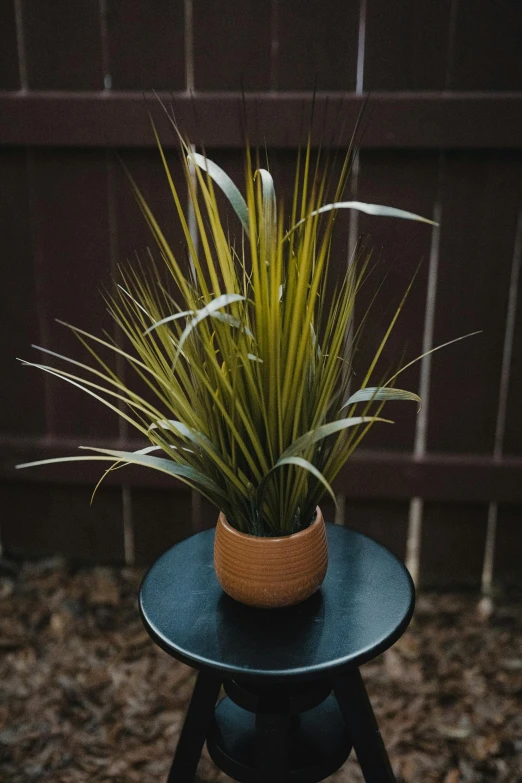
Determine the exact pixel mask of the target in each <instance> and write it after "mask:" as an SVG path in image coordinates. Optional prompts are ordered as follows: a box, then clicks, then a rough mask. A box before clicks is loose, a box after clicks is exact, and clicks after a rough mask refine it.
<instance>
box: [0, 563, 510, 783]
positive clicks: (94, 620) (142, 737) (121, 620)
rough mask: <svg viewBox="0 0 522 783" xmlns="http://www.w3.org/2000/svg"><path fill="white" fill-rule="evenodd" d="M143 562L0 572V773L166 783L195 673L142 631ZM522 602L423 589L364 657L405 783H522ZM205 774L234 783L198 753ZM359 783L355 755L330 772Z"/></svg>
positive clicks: (73, 782)
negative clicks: (411, 610) (394, 638)
mask: <svg viewBox="0 0 522 783" xmlns="http://www.w3.org/2000/svg"><path fill="white" fill-rule="evenodd" d="M141 577H142V572H141V571H139V570H138V569H128V568H125V569H112V568H111V569H109V568H99V567H98V568H85V567H83V568H74V567H72V566H70V565H67V564H65V563H63V562H62V561H60V560H52V561H51V560H48V561H41V562H39V563H30V564H26V565H24V567H23V568H22V569H21V570H20V572H19V574H18V575H17V576H16V577H15V578H8V577H5V578H2V579H1V580H0V616H1V634H0V654H1V658H0V780H1V781H5V782H6V783H7V782H9V783H33V782H36V781H38V782H39V783H40V781H41V782H42V783H44V782H45V783H80V782H81V781H89V783H133V782H134V781H136V782H138V781H139V783H161V781H163V780H165V777H166V774H167V771H168V768H169V764H170V760H171V758H172V754H173V751H174V748H175V745H176V741H177V736H178V733H179V730H180V725H181V723H182V719H183V712H184V709H185V707H186V704H187V701H188V699H189V697H190V693H191V690H192V687H193V683H194V673H193V672H192V670H191V669H189V668H188V667H186V666H183V665H182V664H180V663H177V662H175V661H174V660H172V659H171V658H169V657H168V656H167V655H166V654H165V653H163V652H162V651H161V650H159V649H158V648H157V647H156V646H155V645H154V644H153V643H152V642H151V641H150V640H149V638H148V636H147V635H146V634H145V632H144V631H143V629H142V626H141V622H140V619H139V617H138V612H137V608H136V597H137V591H138V587H139V583H140V580H141ZM521 627H522V604H521V602H520V595H514V594H511V595H504V596H499V597H497V598H496V599H495V601H494V602H493V604H491V603H488V602H487V601H484V600H483V601H482V602H480V601H479V598H478V596H477V595H470V594H444V595H439V594H434V593H424V594H421V595H420V596H419V599H418V603H417V609H416V613H415V619H414V622H413V624H412V626H411V627H410V629H409V630H408V631H407V633H406V634H405V635H404V636H403V638H402V639H401V640H400V641H399V642H398V643H397V644H396V645H395V647H394V648H393V649H392V650H389V651H388V652H387V653H385V654H384V655H382V656H381V657H380V658H379V659H377V660H376V661H374V662H372V663H371V664H367V665H366V666H364V667H363V669H362V672H363V676H364V678H365V680H366V683H367V686H368V690H369V693H370V696H371V699H372V702H373V705H374V708H375V712H376V714H377V718H378V721H379V724H380V727H381V731H382V734H383V736H384V739H385V742H386V745H387V747H388V750H389V754H390V757H391V760H392V764H393V767H394V770H395V772H396V774H397V778H398V780H399V781H403V782H405V781H407V782H408V783H431V782H432V781H433V782H435V781H437V782H439V781H440V782H441V783H464V781H466V782H467V781H472V783H481V781H504V782H505V783H522V642H521V639H522V635H521ZM198 775H199V778H198V779H199V782H200V783H210V781H216V782H217V781H219V782H220V783H225V781H229V780H230V779H229V778H228V777H226V776H225V775H223V774H221V773H219V772H218V771H217V770H216V768H215V767H214V766H213V764H212V762H211V761H210V760H209V758H208V756H207V755H206V752H205V755H204V756H203V758H202V760H201V763H200V766H199V769H198ZM328 780H329V781H331V782H332V783H333V782H334V781H335V783H352V782H356V781H357V782H359V781H361V780H362V777H361V775H360V772H359V770H358V768H357V763H356V761H355V760H354V759H353V757H351V758H350V759H349V760H348V762H347V763H346V764H345V765H344V767H343V768H342V769H341V770H340V771H339V772H337V773H336V774H335V775H333V776H332V777H331V778H329V779H328Z"/></svg>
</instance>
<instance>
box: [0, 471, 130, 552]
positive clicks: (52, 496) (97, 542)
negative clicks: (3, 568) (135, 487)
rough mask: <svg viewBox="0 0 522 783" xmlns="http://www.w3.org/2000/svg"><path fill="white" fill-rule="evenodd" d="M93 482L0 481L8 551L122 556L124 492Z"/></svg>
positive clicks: (3, 532) (3, 540)
mask: <svg viewBox="0 0 522 783" xmlns="http://www.w3.org/2000/svg"><path fill="white" fill-rule="evenodd" d="M91 493H92V489H91V488H90V487H73V486H54V485H38V484H30V483H27V484H18V483H17V484H11V485H10V484H3V483H2V484H0V498H1V503H2V543H3V546H4V549H5V551H6V553H7V554H17V553H19V554H22V555H24V556H27V555H38V556H42V555H52V554H61V555H67V556H69V557H74V558H78V559H79V560H95V561H97V562H123V537H122V513H121V493H120V491H119V490H118V489H112V488H110V489H107V488H101V489H100V490H99V491H98V493H97V495H96V498H95V500H94V503H93V504H92V506H91V505H90V496H91Z"/></svg>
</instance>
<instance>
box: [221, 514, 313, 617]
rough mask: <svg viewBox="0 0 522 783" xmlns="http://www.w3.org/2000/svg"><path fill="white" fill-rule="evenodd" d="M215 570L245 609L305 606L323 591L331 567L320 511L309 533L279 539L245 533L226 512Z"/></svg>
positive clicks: (223, 586) (308, 530)
mask: <svg viewBox="0 0 522 783" xmlns="http://www.w3.org/2000/svg"><path fill="white" fill-rule="evenodd" d="M214 567H215V570H216V576H217V578H218V581H219V583H220V585H221V587H222V588H223V590H224V591H225V592H226V593H228V595H229V596H231V597H232V598H235V599H236V601H240V602H241V603H242V604H247V605H248V606H257V607H261V608H265V609H268V608H275V607H283V606H293V605H294V604H298V603H300V602H301V601H304V600H305V598H308V597H309V596H310V595H312V593H315V591H316V590H317V589H318V588H319V587H320V586H321V584H322V583H323V580H324V578H325V576H326V569H327V567H328V545H327V542H326V529H325V525H324V519H323V515H322V514H321V510H320V508H319V507H318V508H317V513H316V517H315V520H314V521H313V522H312V524H311V525H310V527H308V528H306V530H301V531H300V532H299V533H294V534H293V535H291V536H281V537H279V538H259V537H257V536H251V535H248V534H247V533H240V532H239V530H236V529H235V528H233V527H231V526H230V525H229V524H228V522H227V520H226V517H225V515H224V514H223V513H221V514H220V515H219V517H218V523H217V528H216V539H215V544H214Z"/></svg>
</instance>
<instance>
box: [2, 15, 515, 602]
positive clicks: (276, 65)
mask: <svg viewBox="0 0 522 783" xmlns="http://www.w3.org/2000/svg"><path fill="white" fill-rule="evenodd" d="M521 51H522V4H520V3H519V2H518V0H433V1H432V0H430V1H428V0H424V2H419V1H418V0H402V1H401V2H394V3H392V2H389V0H345V2H341V0H299V2H298V1H297V0H270V1H269V0H227V2H226V3H224V2H217V0H207V1H206V2H203V0H185V2H182V0H151V2H147V3H139V2H137V1H136V0H133V1H131V0H77V2H74V3H72V2H70V1H69V0H39V1H38V2H35V1H34V0H5V1H4V2H3V3H2V4H1V6H0V145H1V148H0V248H1V252H2V285H1V287H0V319H1V324H2V331H1V334H2V339H1V341H0V359H1V368H2V391H3V394H2V405H1V407H0V441H1V444H2V449H1V463H0V482H1V483H0V500H1V508H2V512H3V513H2V521H1V540H2V545H3V548H4V550H5V552H6V553H7V554H22V555H33V554H42V553H65V554H67V555H70V556H73V557H78V558H80V559H85V558H91V559H96V560H98V561H109V562H110V561H123V560H126V561H127V562H138V563H146V562H150V561H151V559H152V558H153V557H155V556H156V555H157V554H158V553H159V552H161V551H162V550H164V549H166V548H167V547H168V546H169V545H170V544H171V543H173V542H175V541H176V540H179V539H180V538H182V537H184V536H186V535H188V534H190V533H191V532H193V531H195V530H198V529H201V528H203V527H205V526H208V525H210V524H212V523H213V521H214V519H215V511H214V510H213V509H211V508H209V507H208V504H207V503H206V502H205V501H202V500H201V498H199V496H197V495H196V494H195V493H191V492H190V491H187V490H186V489H184V488H183V487H182V486H181V485H179V484H176V483H175V482H171V483H170V484H168V483H165V481H164V480H163V478H162V476H160V475H157V474H155V473H152V472H150V471H149V472H148V471H141V472H139V471H134V470H132V471H131V470H129V471H128V472H127V473H125V471H119V472H117V473H116V474H114V476H112V477H110V478H109V480H108V481H107V482H106V484H105V486H104V488H102V489H101V490H100V492H99V494H98V496H97V499H96V501H95V503H94V505H93V506H92V507H91V506H89V497H90V493H91V490H92V487H93V484H94V483H95V481H96V478H97V476H98V471H97V470H94V469H93V468H92V466H90V465H89V464H87V463H86V464H85V466H81V467H78V464H75V465H74V466H56V467H50V468H39V469H33V470H31V471H24V472H18V471H15V470H14V464H15V463H17V462H20V461H26V460H28V459H32V458H35V459H37V458H40V457H41V458H45V457H47V456H49V457H50V456H54V455H63V454H71V453H73V452H74V449H75V447H76V446H77V445H79V444H86V443H90V444H100V443H111V444H112V443H118V444H119V445H121V444H122V443H128V442H129V440H128V438H129V434H128V432H127V431H126V429H125V428H124V427H122V426H121V425H120V426H119V425H118V423H117V422H115V421H114V417H112V416H110V415H108V413H107V412H106V411H105V410H104V409H101V407H100V406H98V407H97V406H96V404H95V403H94V402H92V404H91V400H89V399H88V398H87V397H86V396H84V395H82V394H81V393H80V392H76V390H74V389H70V388H69V387H65V385H64V384H60V382H59V381H57V380H56V381H55V379H53V378H50V377H47V376H46V377H44V376H43V374H38V372H37V371H35V370H32V369H30V368H24V367H22V366H20V365H18V364H17V363H16V362H15V357H17V356H18V357H23V358H30V359H31V358H34V356H35V355H36V354H35V353H34V351H32V350H31V348H30V345H31V343H37V344H39V345H42V346H46V347H52V348H53V349H54V350H56V351H58V352H62V353H69V354H71V353H76V355H80V354H79V353H78V346H77V345H75V344H74V343H72V342H71V340H70V338H69V337H68V335H67V334H64V331H65V330H63V329H61V328H60V327H59V326H58V325H56V324H55V323H54V319H55V318H60V319H62V320H64V321H69V322H73V323H75V324H76V325H78V326H81V327H83V328H86V329H89V330H100V331H101V329H102V328H104V327H107V328H110V326H109V325H108V321H107V316H106V313H105V309H104V304H103V301H102V298H101V297H100V296H99V295H98V290H99V288H100V286H101V285H103V284H108V283H109V281H110V277H111V274H113V273H114V271H115V268H116V265H117V264H118V263H119V262H120V261H121V260H122V259H125V258H126V257H131V256H132V254H133V253H134V251H135V250H138V251H140V252H143V249H144V248H145V247H146V246H147V245H149V244H150V237H149V236H148V233H147V229H146V227H145V226H144V224H143V221H142V220H141V218H140V216H139V214H138V210H137V207H136V206H135V204H134V203H133V198H132V196H131V194H130V192H129V188H128V186H127V184H126V182H125V180H124V177H123V176H122V173H121V170H120V168H119V166H118V164H117V163H115V158H114V155H113V152H112V150H113V149H117V150H118V151H119V153H120V154H121V156H122V157H123V159H124V160H125V161H126V162H127V164H128V165H129V167H130V168H131V170H132V172H133V174H134V176H135V178H136V179H137V181H138V182H139V184H140V185H141V187H142V189H143V190H144V192H145V195H146V197H147V198H148V199H149V200H150V202H151V204H152V206H153V208H154V210H155V211H156V212H157V214H158V217H159V219H160V220H161V221H162V223H164V224H165V225H166V226H167V231H168V232H169V236H170V237H171V239H172V241H173V242H175V243H176V242H178V243H179V241H180V237H179V232H177V229H176V227H175V225H173V221H172V211H171V208H170V205H169V201H168V195H167V190H166V182H165V180H164V176H163V173H162V170H161V166H160V162H159V159H158V154H157V151H156V150H155V148H154V139H153V136H152V133H151V130H150V124H149V121H148V116H147V110H148V108H150V107H152V110H153V111H154V112H155V113H156V116H157V120H158V122H159V124H160V130H161V134H162V137H163V139H164V141H165V144H166V146H167V147H168V146H174V141H173V139H172V137H171V136H170V135H169V134H168V132H167V129H166V127H164V126H162V122H163V120H162V116H161V112H158V111H157V110H158V105H157V102H156V99H155V98H154V97H153V95H152V92H151V91H152V89H155V90H157V91H159V92H160V93H161V95H162V97H164V98H165V99H167V100H168V101H169V102H171V103H172V106H173V108H174V111H175V112H176V117H177V119H178V122H179V124H180V125H181V127H182V128H184V129H185V130H186V131H187V132H189V133H190V134H191V137H192V138H193V140H194V141H195V142H200V141H202V142H204V143H205V145H206V148H207V150H208V152H209V155H210V156H212V157H213V158H214V159H216V160H217V162H223V163H224V164H225V165H226V167H227V169H229V170H232V172H234V176H235V177H236V181H238V183H240V182H241V175H242V172H241V166H242V164H241V159H242V158H241V150H240V147H241V144H242V122H241V113H242V109H241V106H242V104H243V106H244V107H246V109H245V111H246V114H247V115H248V122H249V128H250V132H251V136H252V141H253V142H254V143H256V144H260V145H264V144H266V145H267V147H268V148H269V149H270V159H271V161H272V165H273V168H274V172H275V177H276V184H279V185H280V186H281V187H283V188H284V183H285V182H287V181H288V178H289V172H290V171H291V168H292V161H293V159H294V156H295V147H296V145H297V144H298V143H299V141H300V140H302V127H303V121H304V122H305V123H306V122H311V124H312V129H313V134H314V138H315V140H318V139H319V138H320V137H321V138H323V139H326V140H328V139H330V140H334V139H335V140H337V141H338V142H341V143H344V142H346V141H347V140H348V138H349V135H350V133H351V130H352V128H353V125H354V123H355V120H356V117H357V115H358V112H359V110H360V107H361V105H362V103H363V101H364V100H365V97H366V95H367V93H368V92H371V95H370V99H369V103H368V109H367V112H366V115H365V117H366V128H365V133H364V136H363V138H362V144H361V153H360V157H359V161H358V167H357V168H356V170H355V171H354V174H353V177H352V183H351V186H352V191H353V193H354V194H356V195H357V196H358V197H359V198H360V199H361V200H368V201H372V202H375V203H384V204H390V205H394V206H397V207H401V208H403V209H408V210H412V211H415V212H419V213H421V214H424V215H427V216H432V217H434V218H435V219H436V220H437V222H438V223H439V227H438V228H434V229H433V230H432V229H430V228H427V227H426V226H421V225H418V224H413V223H411V224H410V223H407V222H405V221H391V220H389V219H380V220H377V219H370V218H368V217H367V216H359V217H357V216H355V215H352V216H351V217H344V216H343V217H342V218H341V219H340V220H339V221H338V227H337V234H338V240H337V241H338V245H337V246H336V251H335V264H337V265H342V264H345V263H346V260H347V258H348V253H349V252H350V250H351V249H352V248H353V246H354V243H355V241H356V240H357V238H358V237H359V236H360V235H361V234H368V233H369V234H370V235H371V242H372V244H373V245H374V247H375V248H376V253H377V254H378V255H380V256H381V267H382V268H385V269H386V270H387V272H388V277H387V281H386V287H385V292H386V301H384V300H383V306H384V304H386V303H390V302H391V303H393V302H397V298H398V297H400V295H401V293H402V291H403V290H404V287H405V284H406V282H407V281H408V280H409V279H410V278H411V276H412V274H413V272H414V270H415V269H416V267H417V265H418V263H419V261H420V260H421V259H422V258H423V259H424V263H423V265H422V267H421V271H420V273H419V275H418V277H417V281H416V285H415V289H414V291H413V293H412V295H411V297H410V301H409V305H408V307H407V309H406V312H405V313H404V317H403V318H402V319H401V322H400V324H399V326H398V328H397V331H396V334H395V336H394V340H393V346H392V348H393V349H394V350H395V356H396V358H397V357H398V356H400V355H401V352H402V350H403V349H406V351H407V356H415V355H417V354H419V353H421V351H422V350H423V348H429V347H431V346H432V345H436V344H439V343H442V342H444V341H446V340H450V339H452V338H454V337H457V336H458V335H461V334H464V333H467V332H472V331H475V330H482V332H481V334H480V335H478V336H476V337H474V338H470V340H469V341H465V342H462V343H459V344H458V345H456V346H453V347H451V348H449V349H448V350H446V351H441V352H440V353H437V354H434V355H433V357H432V358H431V359H426V360H424V361H423V362H422V363H421V364H419V365H417V366H416V367H415V368H412V370H411V372H409V374H408V378H405V379H404V382H403V383H404V385H407V387H410V388H412V387H413V388H416V387H418V386H419V387H420V389H421V392H422V394H423V397H424V405H423V408H422V410H421V413H420V414H419V415H418V416H417V415H416V412H415V411H413V410H412V409H411V408H412V407H413V406H411V408H410V407H409V406H404V407H401V408H400V410H397V411H394V415H395V418H396V419H397V421H398V423H397V424H396V425H395V426H394V427H389V428H386V429H381V430H379V431H378V432H377V429H376V428H374V431H373V432H372V433H371V435H370V437H369V438H368V440H367V441H366V442H365V446H364V448H362V449H360V450H359V451H358V452H357V453H356V454H355V455H354V457H353V458H352V460H351V461H350V462H349V464H348V465H347V466H346V467H345V469H344V470H343V472H342V475H341V476H340V477H339V480H338V482H337V491H338V493H339V509H338V510H337V512H335V510H334V509H333V507H331V506H330V504H328V503H326V504H325V511H326V515H327V516H328V517H330V518H332V519H333V518H334V516H336V519H337V521H339V522H344V521H346V523H347V524H349V525H351V526H353V527H356V528H358V529H361V530H363V531H364V532H367V533H369V534H370V535H372V536H374V537H375V538H377V539H379V540H381V541H383V542H384V543H385V544H387V545H388V546H389V547H390V548H391V549H393V550H394V551H395V552H397V553H398V554H399V555H400V556H401V557H406V558H407V562H408V564H409V565H410V568H411V569H412V570H413V571H414V572H415V573H416V574H417V575H420V580H421V581H422V582H423V583H424V584H430V585H448V584H461V585H470V586H478V585H479V584H480V583H481V582H482V583H483V585H484V586H485V587H486V588H489V586H490V585H491V583H492V581H493V582H499V583H504V582H509V581H512V580H513V579H514V578H516V576H517V572H518V574H520V571H519V563H520V545H521V543H522V526H521V519H520V517H521V512H522V405H521V403H520V400H521V398H522V313H521V303H520V297H521V290H520V275H519V270H520V258H521V242H522V212H521V182H522V165H521V149H522V92H521V90H522V56H521ZM314 90H315V92H316V95H315V98H314ZM312 104H313V113H312ZM303 118H304V120H303ZM310 118H312V119H310ZM172 155H173V165H174V167H176V160H175V153H174V152H172ZM517 305H518V311H517ZM369 340H370V342H371V340H372V331H371V330H370V333H369ZM408 384H409V386H408Z"/></svg>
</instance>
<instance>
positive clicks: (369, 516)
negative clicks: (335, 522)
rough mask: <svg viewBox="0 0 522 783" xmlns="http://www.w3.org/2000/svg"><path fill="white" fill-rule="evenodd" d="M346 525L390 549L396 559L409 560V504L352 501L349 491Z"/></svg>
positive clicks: (348, 488) (346, 506)
mask: <svg viewBox="0 0 522 783" xmlns="http://www.w3.org/2000/svg"><path fill="white" fill-rule="evenodd" d="M346 491H347V495H348V496H347V498H346V503H345V514H344V523H345V525H346V526H347V527H349V528H352V529H353V530H358V531H359V532H361V533H364V534H365V535H367V536H370V538H373V539H375V541H378V542H379V544H383V545H384V546H385V547H387V548H388V549H390V550H391V551H392V552H393V553H394V554H395V555H397V557H399V558H400V559H401V560H404V558H405V556H406V537H407V533H408V503H407V502H398V501H382V500H380V501H375V500H352V499H351V498H350V487H349V486H348V487H347V489H346Z"/></svg>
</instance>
